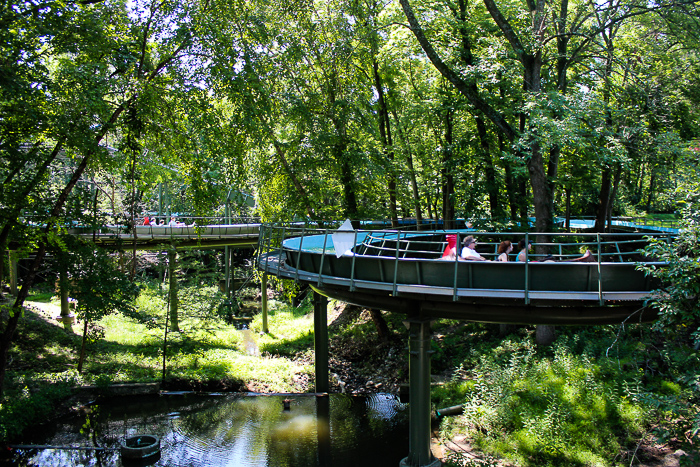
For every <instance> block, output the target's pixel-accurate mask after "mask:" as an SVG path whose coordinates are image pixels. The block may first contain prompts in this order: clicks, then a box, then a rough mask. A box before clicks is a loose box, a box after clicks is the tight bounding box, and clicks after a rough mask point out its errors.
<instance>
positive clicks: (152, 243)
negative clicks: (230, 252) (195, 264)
mask: <svg viewBox="0 0 700 467" xmlns="http://www.w3.org/2000/svg"><path fill="white" fill-rule="evenodd" d="M70 232H71V233H73V234H76V235H79V236H81V237H83V238H86V239H88V240H92V241H93V242H94V243H96V244H98V245H100V246H104V247H116V246H119V245H121V246H122V247H126V246H132V245H134V243H135V244H136V248H137V249H139V250H150V249H161V248H162V247H163V245H170V244H176V245H177V247H178V248H197V247H220V246H237V247H255V246H256V245H257V244H258V236H259V233H260V224H259V223H241V224H213V225H190V226H168V225H155V226H151V225H139V226H136V227H135V228H128V227H125V226H105V227H103V228H101V229H100V230H99V231H94V230H90V229H87V228H79V229H71V231H70Z"/></svg>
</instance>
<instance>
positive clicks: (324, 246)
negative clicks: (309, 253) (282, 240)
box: [299, 229, 328, 287]
mask: <svg viewBox="0 0 700 467" xmlns="http://www.w3.org/2000/svg"><path fill="white" fill-rule="evenodd" d="M327 243H328V229H326V233H325V234H324V235H323V250H322V251H321V266H320V267H319V268H318V270H319V272H320V274H319V275H318V282H316V285H318V286H319V287H320V286H321V283H322V282H323V280H322V279H321V277H322V276H323V263H324V260H325V259H326V244H327ZM299 244H300V245H301V242H299ZM299 248H301V246H300V247H299ZM300 254H301V252H300Z"/></svg>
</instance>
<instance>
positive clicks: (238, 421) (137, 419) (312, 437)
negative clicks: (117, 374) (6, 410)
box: [13, 394, 408, 467]
mask: <svg viewBox="0 0 700 467" xmlns="http://www.w3.org/2000/svg"><path fill="white" fill-rule="evenodd" d="M285 399H291V400H290V402H289V410H284V404H283V401H284V400H285ZM126 404H128V405H126ZM405 409H406V406H405V405H404V404H402V403H400V402H399V400H398V398H396V397H394V396H393V395H388V394H376V395H372V396H367V397H357V396H350V395H345V394H331V395H330V396H321V397H316V396H313V395H303V394H295V395H293V396H286V397H285V396H261V395H257V396H250V395H247V396H242V395H231V396H218V397H213V396H202V395H194V394H182V395H179V396H160V397H158V396H154V397H141V398H139V399H138V400H137V401H134V400H133V399H126V400H125V399H114V400H112V401H109V402H108V403H102V404H100V406H99V409H98V410H93V411H91V412H90V413H83V414H82V415H81V416H75V417H72V418H70V419H66V420H63V421H61V422H60V423H58V424H57V425H56V426H54V427H52V429H51V430H50V432H46V433H43V434H37V435H36V436H34V437H33V438H32V439H28V440H25V441H24V442H23V444H41V445H53V446H95V445H98V446H100V447H105V448H108V449H116V448H118V447H119V442H120V441H121V440H123V439H124V438H126V437H128V436H132V435H134V434H154V435H157V436H159V437H160V438H161V456H160V459H157V460H155V462H154V463H153V464H152V465H156V466H172V467H189V466H192V467H207V466H212V467H213V466H232V467H233V466H236V467H302V466H303V467H310V466H319V467H329V466H333V467H346V466H347V467H351V466H352V467H355V466H357V465H363V466H366V467H371V466H378V467H379V466H381V467H384V466H392V465H398V464H399V462H400V460H401V459H402V458H403V457H405V456H406V454H407V452H408V411H407V410H405ZM88 419H89V422H88V423H86V420H88ZM81 429H82V432H81ZM13 462H14V464H15V465H23V466H24V465H26V466H42V467H43V466H46V467H50V466H65V465H91V466H92V465H94V466H99V465H105V466H107V465H109V466H124V467H128V466H130V465H131V463H126V462H125V463H122V460H121V459H120V456H119V452H118V451H117V450H111V451H104V452H77V451H65V450H49V449H47V450H28V451H25V452H21V453H18V454H16V455H15V457H14V459H13Z"/></svg>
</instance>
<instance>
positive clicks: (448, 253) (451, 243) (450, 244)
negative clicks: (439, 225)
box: [440, 235, 457, 261]
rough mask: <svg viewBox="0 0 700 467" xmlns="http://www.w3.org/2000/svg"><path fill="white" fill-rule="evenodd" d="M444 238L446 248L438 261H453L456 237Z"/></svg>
mask: <svg viewBox="0 0 700 467" xmlns="http://www.w3.org/2000/svg"><path fill="white" fill-rule="evenodd" d="M445 238H446V240H447V246H446V247H445V251H444V252H443V253H442V258H440V259H446V260H452V261H454V260H455V258H456V256H457V235H447V236H446V237H445Z"/></svg>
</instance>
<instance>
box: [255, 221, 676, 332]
mask: <svg viewBox="0 0 700 467" xmlns="http://www.w3.org/2000/svg"><path fill="white" fill-rule="evenodd" d="M261 229H262V230H261V243H260V245H259V249H260V256H259V258H258V265H259V267H260V268H261V269H262V270H263V271H266V272H268V273H270V274H274V275H276V276H279V277H283V278H287V279H293V280H296V281H299V282H303V283H307V284H309V285H311V287H312V288H313V289H314V290H316V291H317V292H319V293H321V294H322V295H326V296H328V297H331V298H335V299H339V300H342V301H345V302H349V303H354V304H357V305H361V306H364V307H369V308H378V309H382V310H387V311H394V312H400V313H406V314H410V315H420V316H423V317H435V318H437V317H442V318H452V319H464V320H470V321H479V322H490V323H521V324H609V323H620V322H623V321H625V320H628V322H639V321H651V320H653V319H655V318H656V312H655V310H653V309H651V308H648V307H646V306H645V302H646V300H647V298H648V297H649V295H650V293H651V291H653V290H654V289H655V288H658V286H659V284H658V283H657V282H655V281H654V280H653V278H651V277H649V276H645V274H644V273H643V272H642V271H640V270H638V269H637V264H638V263H637V261H634V259H636V258H637V256H638V253H636V251H637V250H638V249H639V248H640V247H641V246H642V245H643V244H645V243H646V241H645V240H644V237H642V236H641V235H638V234H605V236H604V237H601V235H603V234H594V235H593V236H590V234H576V235H571V236H570V237H569V238H571V239H573V240H574V241H575V242H568V243H562V242H561V240H562V238H564V239H566V238H567V237H566V235H565V234H559V233H557V234H537V240H538V241H539V242H540V243H536V244H535V247H536V249H537V250H539V251H540V252H542V251H544V252H545V253H539V254H534V253H533V254H532V256H531V257H528V261H527V262H497V261H483V262H481V261H462V260H457V259H455V260H447V261H446V260H444V259H441V254H442V251H443V250H444V248H445V246H446V245H447V241H446V236H447V235H457V236H459V237H460V239H463V238H464V237H465V236H466V235H467V233H466V232H455V231H450V232H448V231H429V232H400V231H396V230H393V231H371V232H370V231H341V230H314V229H304V230H303V231H302V230H295V229H289V228H288V227H287V228H285V229H284V230H285V231H284V234H283V235H282V236H280V234H281V233H282V232H281V231H280V230H278V229H277V228H276V227H269V226H265V225H264V226H263V227H262V228H261ZM468 234H469V235H475V236H477V237H480V238H488V239H489V241H488V242H485V244H482V245H480V248H481V250H482V251H481V253H482V254H483V255H486V256H487V257H492V258H493V257H495V251H494V248H495V247H494V245H497V244H498V243H499V241H500V239H501V238H502V239H506V238H507V239H509V240H517V236H518V234H510V233H509V234H494V233H487V232H483V233H473V232H469V233H468ZM586 235H588V237H586ZM514 237H515V238H514ZM532 238H533V239H534V238H535V236H534V235H533V236H532ZM548 238H549V239H552V240H555V239H556V240H557V241H556V242H554V241H547V239H548ZM582 238H584V239H586V240H588V241H584V242H583V243H581V239H582ZM582 244H583V245H585V248H589V249H591V250H594V251H595V252H596V253H594V255H593V257H594V258H595V259H596V261H595V262H567V261H566V259H568V258H570V256H571V253H566V251H569V252H571V251H572V250H576V249H577V248H580V247H581V245H582ZM338 245H343V246H342V247H341V248H340V249H339V251H342V252H343V253H342V254H338V253H337V252H336V247H337V246H338ZM346 247H347V248H346ZM552 251H553V252H555V253H559V254H558V255H556V256H555V257H554V258H553V259H554V261H552V260H551V259H552V257H551V255H550V254H549V252H552ZM576 251H578V250H576ZM545 257H547V258H549V259H550V260H548V261H546V262H545V261H542V259H544V258H545ZM530 258H532V259H533V260H530ZM557 259H558V260H559V261H556V260H557ZM652 264H655V265H656V266H657V267H663V266H664V263H652Z"/></svg>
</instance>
